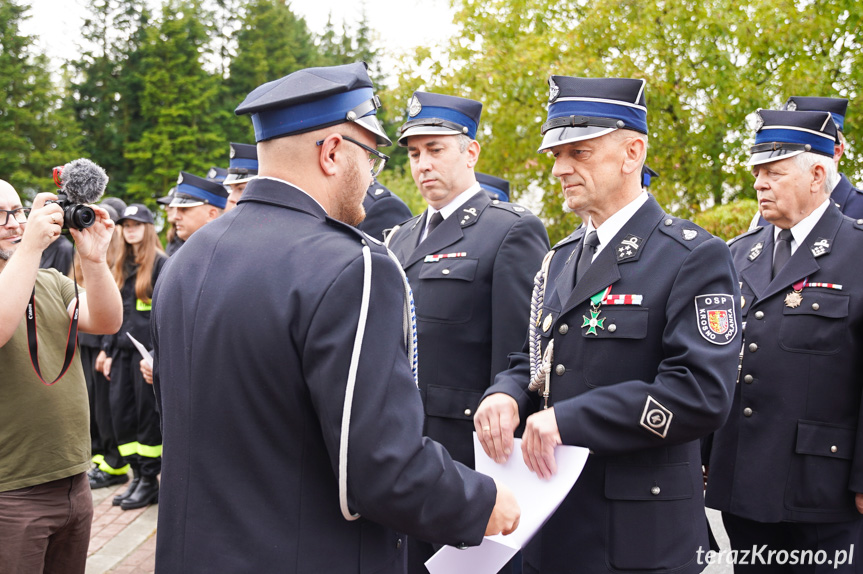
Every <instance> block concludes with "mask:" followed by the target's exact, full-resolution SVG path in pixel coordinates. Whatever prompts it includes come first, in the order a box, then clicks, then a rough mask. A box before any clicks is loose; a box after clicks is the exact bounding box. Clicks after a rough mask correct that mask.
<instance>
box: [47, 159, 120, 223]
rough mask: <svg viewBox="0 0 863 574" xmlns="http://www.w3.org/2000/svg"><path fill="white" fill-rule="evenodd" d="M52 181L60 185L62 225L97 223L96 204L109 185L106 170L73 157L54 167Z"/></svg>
mask: <svg viewBox="0 0 863 574" xmlns="http://www.w3.org/2000/svg"><path fill="white" fill-rule="evenodd" d="M54 183H56V184H57V186H58V187H60V190H59V191H58V192H57V198H58V200H57V203H58V204H59V205H60V207H62V208H63V227H68V228H72V229H79V230H80V229H84V228H86V227H90V226H91V225H93V223H95V222H96V212H94V211H93V209H92V208H91V207H88V206H87V205H86V204H88V203H96V202H97V201H98V200H99V198H100V197H102V194H103V193H105V187H106V186H107V185H108V175H107V174H106V173H105V170H104V169H102V168H101V167H99V166H98V165H96V164H95V163H93V162H92V161H90V160H89V159H84V158H81V159H76V160H74V161H70V162H69V163H67V164H66V165H64V166H63V167H55V168H54Z"/></svg>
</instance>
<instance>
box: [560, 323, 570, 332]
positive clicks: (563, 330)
mask: <svg viewBox="0 0 863 574" xmlns="http://www.w3.org/2000/svg"><path fill="white" fill-rule="evenodd" d="M557 332H558V333H560V334H561V335H566V334H567V333H569V325H567V324H566V323H564V324H563V325H561V326H560V327H558V328H557Z"/></svg>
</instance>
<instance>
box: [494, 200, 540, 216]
mask: <svg viewBox="0 0 863 574" xmlns="http://www.w3.org/2000/svg"><path fill="white" fill-rule="evenodd" d="M491 206H492V207H496V208H498V209H503V210H504V211H510V212H512V213H515V214H516V215H518V216H519V217H521V216H522V215H525V214H530V213H531V211H530V210H529V209H528V208H526V207H522V206H521V205H519V204H517V203H509V202H508V201H501V200H499V199H492V200H491Z"/></svg>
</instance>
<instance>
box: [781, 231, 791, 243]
mask: <svg viewBox="0 0 863 574" xmlns="http://www.w3.org/2000/svg"><path fill="white" fill-rule="evenodd" d="M793 237H794V236H793V235H791V230H790V229H782V230H780V231H779V241H791V239H792V238H793Z"/></svg>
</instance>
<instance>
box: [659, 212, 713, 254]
mask: <svg viewBox="0 0 863 574" xmlns="http://www.w3.org/2000/svg"><path fill="white" fill-rule="evenodd" d="M659 230H660V231H662V232H663V233H664V234H666V235H667V236H669V237H671V238H672V239H675V240H676V241H677V242H678V243H680V244H681V245H683V246H684V247H686V248H687V249H689V250H690V251H692V250H693V249H695V248H696V247H698V246H699V245H701V244H702V243H704V242H705V241H707V240H708V239H710V238H711V237H713V235H711V234H710V233H709V232H708V231H706V230H705V229H703V228H701V227H699V226H697V225H695V224H694V223H692V222H691V221H689V220H687V219H680V218H679V217H672V216H670V215H666V216H665V218H664V219H663V220H662V221H661V222H659Z"/></svg>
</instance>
